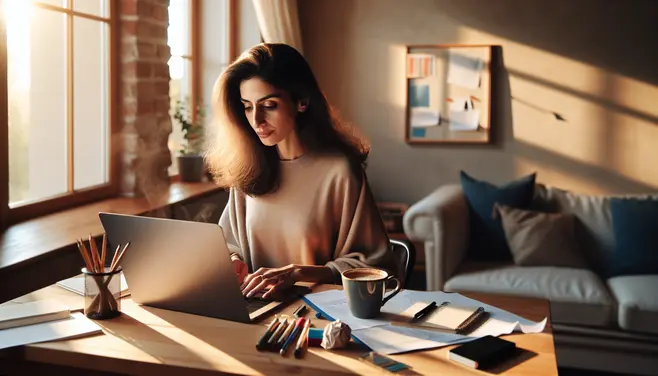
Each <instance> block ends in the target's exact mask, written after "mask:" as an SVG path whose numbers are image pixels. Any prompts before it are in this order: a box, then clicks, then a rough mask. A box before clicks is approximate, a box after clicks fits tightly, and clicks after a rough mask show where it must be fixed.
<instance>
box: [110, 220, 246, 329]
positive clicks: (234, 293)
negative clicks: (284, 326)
mask: <svg viewBox="0 0 658 376" xmlns="http://www.w3.org/2000/svg"><path fill="white" fill-rule="evenodd" d="M99 218H100V220H101V223H102V224H103V227H104V229H105V232H106V234H107V240H108V249H112V250H114V249H115V248H116V246H117V245H118V244H121V246H122V247H123V245H125V244H126V243H127V242H130V247H129V249H128V250H127V251H126V254H125V255H124V257H123V259H122V261H121V267H122V268H123V273H124V276H125V278H126V282H127V283H128V286H129V288H130V292H131V294H132V298H133V300H134V301H135V302H137V303H140V304H144V305H149V306H153V307H158V308H164V309H170V310H174V311H180V312H186V313H192V314H197V315H202V316H209V317H215V318H220V319H226V320H232V321H239V322H249V321H250V319H249V314H248V311H247V307H246V302H245V300H244V297H243V296H242V293H241V291H240V286H239V285H238V280H237V277H236V275H235V271H234V270H233V265H232V263H231V260H230V256H229V253H228V247H227V245H226V240H225V238H224V233H223V231H222V228H221V227H219V225H218V224H215V223H203V222H190V221H180V220H173V219H161V218H149V217H140V216H131V215H123V214H114V213H99ZM110 247H111V248H110Z"/></svg>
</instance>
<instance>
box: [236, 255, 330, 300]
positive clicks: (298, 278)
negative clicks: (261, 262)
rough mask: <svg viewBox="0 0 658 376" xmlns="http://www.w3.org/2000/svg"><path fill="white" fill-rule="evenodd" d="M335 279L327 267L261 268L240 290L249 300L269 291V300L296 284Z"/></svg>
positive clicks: (247, 279)
mask: <svg viewBox="0 0 658 376" xmlns="http://www.w3.org/2000/svg"><path fill="white" fill-rule="evenodd" d="M333 278H334V277H333V272H332V271H331V269H329V267H327V266H318V265H295V264H290V265H288V266H284V267H282V268H260V269H258V270H256V272H254V273H252V274H250V275H248V276H247V278H245V280H244V282H243V283H242V286H240V289H242V294H243V295H245V296H246V297H247V298H251V297H252V296H254V295H255V294H256V293H258V292H260V291H263V290H266V289H267V292H266V293H265V294H263V298H264V299H268V298H270V297H272V296H276V294H277V293H279V292H281V291H284V290H286V289H287V288H290V287H292V285H294V284H295V282H313V283H331V282H332V281H333Z"/></svg>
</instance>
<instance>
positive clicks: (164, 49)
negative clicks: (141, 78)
mask: <svg viewBox="0 0 658 376" xmlns="http://www.w3.org/2000/svg"><path fill="white" fill-rule="evenodd" d="M157 48H158V57H162V58H164V59H165V60H169V58H171V47H169V46H168V45H166V44H159V45H158V46H157Z"/></svg>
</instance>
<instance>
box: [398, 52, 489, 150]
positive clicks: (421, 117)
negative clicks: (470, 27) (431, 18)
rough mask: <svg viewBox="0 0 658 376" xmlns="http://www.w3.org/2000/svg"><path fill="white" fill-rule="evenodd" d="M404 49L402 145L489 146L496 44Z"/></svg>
mask: <svg viewBox="0 0 658 376" xmlns="http://www.w3.org/2000/svg"><path fill="white" fill-rule="evenodd" d="M406 47H407V48H406V58H405V60H406V71H405V74H406V80H407V82H406V90H407V92H406V100H405V107H406V111H405V141H406V143H408V144H489V143H491V139H492V136H491V135H492V133H491V127H492V124H491V100H492V98H491V97H492V92H493V87H492V60H493V56H492V54H493V48H494V46H492V45H485V44H472V45H469V44H443V45H407V46H406Z"/></svg>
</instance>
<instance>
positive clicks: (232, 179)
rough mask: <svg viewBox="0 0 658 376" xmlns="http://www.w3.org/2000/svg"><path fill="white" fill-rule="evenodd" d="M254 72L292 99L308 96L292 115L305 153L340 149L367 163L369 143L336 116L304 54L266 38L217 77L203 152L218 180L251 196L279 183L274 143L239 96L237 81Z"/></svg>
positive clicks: (351, 158) (355, 160) (356, 161)
mask: <svg viewBox="0 0 658 376" xmlns="http://www.w3.org/2000/svg"><path fill="white" fill-rule="evenodd" d="M253 77H258V78H260V79H262V80H263V81H265V82H267V83H269V84H270V85H272V86H274V87H276V88H277V89H279V90H283V91H285V92H286V93H288V94H289V96H290V98H291V99H292V100H293V101H294V102H298V101H302V100H303V101H306V102H307V104H306V110H305V111H304V112H298V113H297V118H296V120H295V122H296V123H295V129H296V131H297V134H298V135H299V138H300V141H301V143H302V146H303V147H304V151H305V153H309V152H311V153H332V152H339V153H343V154H344V155H345V156H346V157H347V158H348V160H349V161H350V163H351V164H352V165H353V166H354V167H357V166H362V167H363V166H364V165H365V162H366V159H367V157H368V153H369V151H370V147H369V145H368V144H367V143H366V141H365V140H364V139H363V138H362V137H361V136H360V135H358V134H357V132H356V130H355V129H354V128H353V127H352V126H350V125H349V124H346V123H344V122H342V121H340V120H339V119H338V117H337V116H336V114H335V111H334V110H333V109H332V108H331V106H330V105H329V103H328V102H327V99H326V98H325V96H324V94H323V93H322V91H321V90H320V87H319V85H318V83H317V81H316V79H315V76H314V75H313V72H312V71H311V68H310V66H309V65H308V63H307V62H306V60H305V59H304V57H303V56H302V55H301V54H300V53H299V52H298V51H297V50H296V49H294V48H293V47H291V46H288V45H286V44H280V43H274V44H272V43H265V44H259V45H256V46H254V47H252V48H251V49H249V50H248V51H246V52H245V53H243V54H242V55H241V56H240V57H239V58H238V59H236V60H235V61H234V62H233V63H232V64H231V65H229V66H228V67H227V68H226V70H224V72H223V73H222V74H221V76H220V77H219V79H218V80H217V82H216V83H215V87H214V92H213V103H212V105H213V116H214V119H213V123H214V124H213V127H212V131H213V133H214V134H213V135H212V136H211V137H209V140H210V143H209V144H208V147H207V152H206V155H205V157H206V161H207V163H208V165H209V166H210V169H211V171H212V173H213V175H214V177H215V180H216V182H217V183H218V184H220V185H222V186H224V187H230V188H236V189H239V190H241V191H243V192H245V193H246V194H249V195H253V196H257V195H262V194H266V193H269V192H273V191H275V190H276V189H277V187H278V185H279V180H280V177H279V175H280V164H279V163H280V162H279V155H278V153H277V150H276V147H275V146H265V145H263V144H262V143H261V142H260V140H259V139H258V136H257V135H256V133H255V132H254V131H253V129H252V128H251V126H250V125H249V121H248V120H247V118H246V116H245V113H244V105H243V104H242V102H241V101H240V83H241V82H242V81H244V80H248V79H250V78H253Z"/></svg>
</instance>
